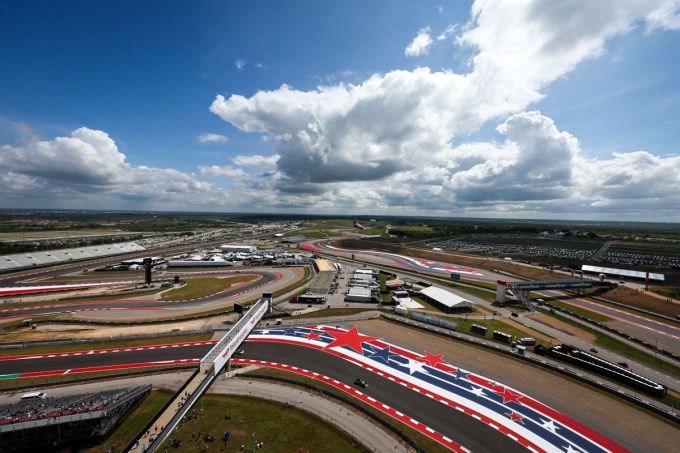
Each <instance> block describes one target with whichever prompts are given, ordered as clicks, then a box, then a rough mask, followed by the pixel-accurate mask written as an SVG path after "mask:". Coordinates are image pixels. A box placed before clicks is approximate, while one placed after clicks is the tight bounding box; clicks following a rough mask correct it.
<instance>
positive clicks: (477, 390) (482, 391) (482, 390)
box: [470, 387, 485, 397]
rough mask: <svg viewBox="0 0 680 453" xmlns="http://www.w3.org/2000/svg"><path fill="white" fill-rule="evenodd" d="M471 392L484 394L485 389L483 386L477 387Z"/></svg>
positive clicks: (479, 394)
mask: <svg viewBox="0 0 680 453" xmlns="http://www.w3.org/2000/svg"><path fill="white" fill-rule="evenodd" d="M470 393H474V394H475V395H477V396H480V397H481V396H484V395H485V394H484V389H483V388H481V387H475V388H473V389H472V390H470Z"/></svg>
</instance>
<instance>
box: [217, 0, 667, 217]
mask: <svg viewBox="0 0 680 453" xmlns="http://www.w3.org/2000/svg"><path fill="white" fill-rule="evenodd" d="M669 4H674V5H675V4H677V2H675V0H673V2H670V1H663V0H650V1H639V0H627V1H619V2H615V3H608V4H604V3H603V2H591V1H587V0H580V1H573V2H566V3H563V4H561V5H560V6H559V7H556V6H555V5H554V4H551V3H545V2H538V1H529V0H524V1H519V0H517V1H515V0H511V1H493V2H490V1H478V2H475V4H474V6H473V8H472V19H471V21H470V23H469V24H467V25H466V26H465V27H463V28H460V30H462V32H461V33H460V34H459V35H458V37H457V42H458V43H459V45H464V46H468V47H470V48H471V49H472V50H473V51H474V52H475V53H474V55H473V57H472V58H471V60H470V72H468V73H466V74H459V73H455V72H452V71H438V72H434V71H431V70H430V69H429V68H417V69H415V70H412V71H407V70H395V71H390V72H388V73H386V74H374V75H372V76H371V77H369V78H368V79H365V80H363V81H362V82H360V83H357V84H349V83H344V82H340V83H337V84H334V85H324V86H319V87H317V88H316V89H313V90H308V91H302V90H296V89H293V88H291V87H289V86H287V85H282V86H281V87H280V88H278V89H274V90H271V91H258V92H256V93H255V94H254V95H252V96H250V97H245V96H241V95H238V94H234V95H232V96H230V97H224V96H221V95H218V96H217V97H216V98H215V101H214V102H213V104H212V105H211V107H210V110H211V111H212V112H213V113H215V114H217V115H218V116H220V118H222V119H223V120H225V121H227V122H229V123H231V124H232V125H234V126H235V127H237V128H239V129H240V130H242V131H244V132H254V133H262V134H266V135H268V136H271V137H272V139H273V140H274V144H275V150H276V154H277V155H279V156H280V158H279V159H278V161H277V162H276V171H275V172H274V173H273V174H272V178H271V181H270V183H271V184H272V186H271V187H270V189H271V188H273V189H278V190H279V191H281V192H285V193H286V194H287V195H289V194H298V195H299V196H300V197H303V196H305V195H306V196H308V197H309V198H308V199H309V200H313V201H314V202H315V203H321V204H323V203H324V201H323V200H335V202H340V200H342V199H344V198H343V197H347V194H348V193H352V192H353V193H360V194H363V193H366V192H371V193H373V194H374V195H375V196H376V197H379V198H380V199H381V200H383V203H384V204H385V206H404V207H406V206H408V207H409V209H412V210H413V209H419V208H424V207H427V209H433V208H437V207H439V209H441V206H442V204H441V203H440V204H436V203H435V202H434V200H442V199H444V200H448V202H452V203H456V204H457V205H465V204H466V203H473V201H472V200H474V199H477V200H482V202H483V204H485V206H487V207H485V209H488V205H489V204H490V203H497V207H498V208H499V209H501V207H502V206H505V208H503V209H506V208H507V206H508V204H509V203H512V205H513V206H514V207H516V208H517V207H518V206H526V209H530V208H531V209H534V208H535V209H538V206H539V204H541V205H545V209H549V208H550V206H548V205H549V204H550V203H553V202H556V200H560V199H561V200H567V199H570V198H569V197H570V196H571V195H570V190H574V191H582V190H585V189H583V188H582V187H581V186H577V187H573V178H572V172H573V171H575V169H578V168H580V167H579V165H578V163H579V162H581V161H582V160H583V158H582V157H579V156H580V154H579V153H580V151H579V147H578V141H577V140H576V139H575V138H574V137H572V136H571V135H569V134H566V133H563V132H560V131H559V130H558V129H557V128H556V126H555V125H554V124H553V123H552V120H550V119H548V118H546V117H544V116H542V115H540V114H538V113H536V112H530V113H522V114H519V115H515V116H511V117H510V118H508V116H509V115H513V114H516V113H517V112H522V111H523V110H524V109H525V108H526V107H527V106H528V105H530V104H531V103H533V102H536V101H538V100H540V99H541V98H542V96H543V94H542V92H541V90H542V89H543V88H544V87H545V86H546V85H548V84H549V83H551V82H552V81H554V80H556V79H558V78H559V77H562V76H564V75H565V74H567V73H569V72H570V71H571V70H573V69H574V67H575V66H576V65H577V64H578V63H579V62H581V61H583V60H585V59H588V58H593V57H596V56H598V55H600V54H602V53H603V52H604V44H605V42H606V40H607V39H609V38H611V37H613V36H615V35H617V34H621V33H625V32H627V31H629V30H631V28H633V27H635V26H637V25H638V24H644V25H645V26H646V27H647V28H654V27H661V26H663V27H667V28H668V27H670V26H669V25H659V24H669V23H672V20H665V21H664V20H661V19H660V18H659V17H665V16H664V13H663V12H664V11H668V10H669V7H668V5H669ZM456 30H457V29H456V28H450V29H447V31H445V32H444V33H443V38H442V39H444V38H446V36H449V35H453V34H454V33H456V32H457V31H456ZM421 32H422V33H419V35H420V34H423V35H427V36H428V37H430V31H429V29H423V30H421ZM440 36H441V35H440ZM431 39H432V38H431V37H430V41H431ZM415 42H416V40H414V43H415ZM422 42H423V43H424V42H425V41H422ZM412 44H413V43H412ZM430 44H431V43H430ZM430 44H427V45H425V44H422V43H421V44H420V45H417V46H414V48H413V49H414V50H413V52H416V50H415V49H420V50H418V52H422V51H424V50H423V49H426V48H427V47H428V46H429V45H430ZM504 118H508V119H507V121H505V122H504V123H503V125H502V126H501V127H500V128H499V132H501V133H503V134H505V135H506V138H507V141H506V143H505V144H503V146H501V147H500V148H498V147H496V146H495V145H494V144H493V143H481V144H467V145H462V146H459V147H457V148H453V149H452V147H451V145H450V143H451V142H452V140H455V139H458V140H460V139H461V138H464V137H465V136H466V135H468V134H470V133H473V132H475V131H477V130H478V129H479V128H480V127H481V126H482V125H483V124H485V123H486V122H488V121H491V120H498V119H504ZM530 131H533V132H532V133H529V132H530ZM548 145H549V146H550V147H551V148H545V146H548ZM472 151H474V152H472ZM475 153H476V154H475ZM485 155H493V156H494V158H493V159H484V156H485ZM547 155H550V156H552V159H553V162H560V163H561V164H562V166H559V165H558V166H552V165H550V162H549V161H546V160H545V159H543V158H544V157H545V156H547ZM376 180H381V183H380V184H376V183H375V182H372V181H376ZM495 180H498V182H502V183H503V184H505V189H502V186H499V185H498V184H495V183H494V181H495ZM550 181H553V182H556V183H557V184H551V183H550ZM346 182H351V184H344V183H346ZM395 182H396V183H397V185H395ZM399 184H401V185H399ZM592 189H593V190H594V188H592ZM357 191H360V192H357ZM387 191H389V192H387ZM446 191H449V192H450V193H452V194H457V195H456V196H457V198H454V199H452V198H451V197H450V196H449V197H448V198H447V197H444V196H443V192H446ZM341 194H342V196H341ZM588 196H590V192H588V195H587V196H586V198H587V197H588ZM360 197H361V195H359V198H360ZM518 209H519V208H518ZM522 209H524V208H522Z"/></svg>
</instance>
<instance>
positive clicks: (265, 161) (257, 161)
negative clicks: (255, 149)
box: [233, 154, 281, 168]
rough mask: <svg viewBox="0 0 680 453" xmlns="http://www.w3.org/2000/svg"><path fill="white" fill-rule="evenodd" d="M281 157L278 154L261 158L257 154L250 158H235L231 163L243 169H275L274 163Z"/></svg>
mask: <svg viewBox="0 0 680 453" xmlns="http://www.w3.org/2000/svg"><path fill="white" fill-rule="evenodd" d="M280 157H281V156H279V155H278V154H272V155H270V156H261V155H259V154H254V155H252V156H241V155H239V156H236V157H234V159H233V161H234V163H235V164H236V165H240V166H244V167H264V168H276V162H278V160H279V159H280Z"/></svg>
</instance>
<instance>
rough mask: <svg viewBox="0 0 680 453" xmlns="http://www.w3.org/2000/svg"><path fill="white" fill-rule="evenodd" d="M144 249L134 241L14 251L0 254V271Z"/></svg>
mask: <svg viewBox="0 0 680 453" xmlns="http://www.w3.org/2000/svg"><path fill="white" fill-rule="evenodd" d="M144 250H146V249H145V248H144V247H142V246H141V245H139V244H137V243H136V242H121V243H118V244H105V245H91V246H88V247H78V248H73V249H59V250H48V251H45V252H30V253H16V254H13V255H2V256H0V271H9V270H14V269H22V268H26V267H33V266H44V265H47V264H57V263H64V262H68V261H74V260H82V259H87V258H100V257H103V256H112V255H120V254H123V253H130V252H141V251H144Z"/></svg>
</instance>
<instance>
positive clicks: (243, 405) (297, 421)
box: [159, 395, 367, 453]
mask: <svg viewBox="0 0 680 453" xmlns="http://www.w3.org/2000/svg"><path fill="white" fill-rule="evenodd" d="M192 412H194V413H196V414H197V417H196V418H189V420H188V421H186V422H184V423H181V424H180V425H179V426H178V427H177V428H176V429H175V431H173V433H172V435H171V436H170V437H171V438H172V439H176V440H179V441H180V447H179V449H178V450H175V449H169V451H181V452H203V451H205V449H204V443H203V442H202V441H192V440H191V436H192V433H194V432H196V433H197V432H201V433H204V434H205V433H212V434H213V435H214V437H215V441H214V442H210V443H208V445H209V446H208V451H213V450H215V451H240V445H244V446H245V450H246V451H252V450H255V443H256V442H264V444H265V451H281V452H307V451H314V452H329V453H330V452H357V451H359V452H364V451H367V450H366V448H364V447H363V446H362V445H360V444H359V443H358V442H356V441H355V440H354V439H352V438H350V437H349V436H348V435H347V434H345V433H344V432H342V431H340V430H338V429H337V428H335V427H334V426H332V425H330V424H328V423H326V422H324V421H323V420H321V419H320V418H318V417H316V416H315V415H312V414H310V413H308V412H305V411H302V410H299V409H296V408H294V407H285V406H284V405H283V404H281V403H278V402H273V401H266V400H261V399H258V398H250V397H242V396H238V397H236V396H227V395H204V396H203V397H201V399H200V400H198V402H197V403H196V405H195V406H194V408H192ZM225 414H229V415H230V416H231V419H230V420H225V419H224V416H225ZM225 431H229V432H231V434H232V437H231V439H230V440H229V441H228V442H226V448H224V445H225V443H224V441H223V440H222V437H223V435H224V432H225ZM168 445H169V443H168V441H166V442H165V443H163V444H162V445H161V446H160V448H159V451H164V449H165V448H166V447H168Z"/></svg>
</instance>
